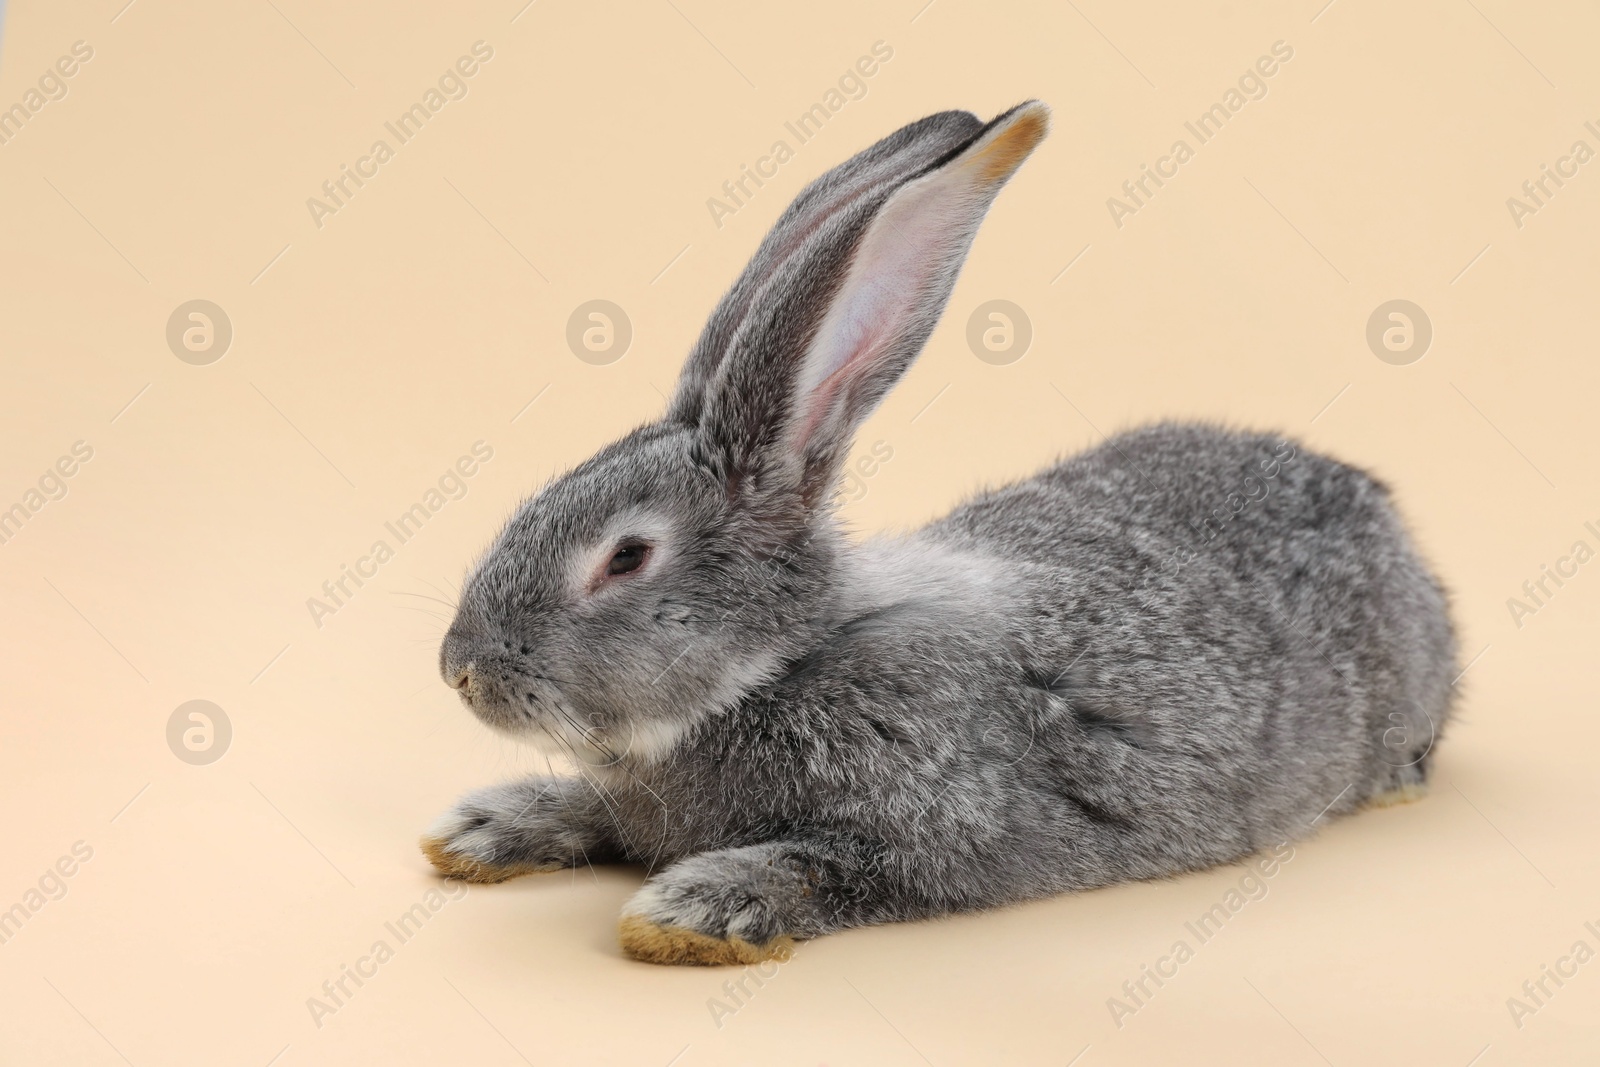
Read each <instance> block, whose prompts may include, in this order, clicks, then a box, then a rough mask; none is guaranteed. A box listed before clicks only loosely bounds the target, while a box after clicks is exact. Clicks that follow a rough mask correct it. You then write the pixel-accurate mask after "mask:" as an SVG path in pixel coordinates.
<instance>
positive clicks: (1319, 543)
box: [423, 102, 1456, 963]
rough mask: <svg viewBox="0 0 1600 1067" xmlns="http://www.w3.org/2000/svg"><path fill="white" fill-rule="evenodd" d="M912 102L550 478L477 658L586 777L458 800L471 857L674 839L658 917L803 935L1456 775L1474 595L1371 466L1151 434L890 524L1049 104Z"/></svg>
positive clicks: (522, 863) (483, 692)
mask: <svg viewBox="0 0 1600 1067" xmlns="http://www.w3.org/2000/svg"><path fill="white" fill-rule="evenodd" d="M1047 126H1048V111H1047V110H1046V109H1045V107H1044V106H1043V105H1041V104H1039V103H1036V102H1029V103H1025V104H1022V105H1020V106H1018V107H1016V108H1013V109H1012V110H1010V111H1008V112H1006V113H1005V114H1003V115H1001V116H1000V117H999V118H997V119H995V120H994V121H992V122H989V123H987V124H985V123H983V122H981V121H979V120H978V119H976V118H975V117H973V116H972V115H970V114H967V113H965V112H945V113H942V114H938V115H933V116H930V117H928V118H925V119H923V120H921V121H920V122H915V123H912V124H911V125H909V126H907V127H905V128H904V129H902V130H900V131H899V132H897V133H895V134H892V135H891V136H889V137H887V138H885V139H884V140H882V141H880V142H879V143H878V144H876V145H874V146H872V147H871V148H869V149H867V150H866V151H864V152H862V153H861V154H859V155H857V156H856V157H854V158H853V159H851V160H849V161H848V162H846V163H844V164H842V165H840V166H838V167H836V168H835V169H834V170H832V171H830V172H829V173H828V174H826V175H824V176H823V177H822V178H820V179H818V180H817V181H815V182H813V183H812V184H811V185H809V186H807V187H806V189H805V190H804V191H803V192H802V193H801V194H800V196H799V198H798V199H796V200H795V202H794V204H793V205H791V206H790V207H789V209H788V210H787V211H786V212H785V213H784V214H783V216H782V217H781V218H780V219H779V220H778V223H777V225H776V227H775V228H774V229H773V231H772V233H771V234H770V235H768V237H767V238H766V240H765V241H763V243H762V244H761V247H760V248H759V249H758V250H757V252H756V254H755V258H754V259H753V260H752V261H751V263H750V265H749V267H748V268H747V269H746V270H745V272H744V274H743V275H742V276H741V277H740V278H739V280H738V281H737V282H736V283H735V284H734V286H733V288H732V289H731V290H730V291H729V292H728V294H727V296H726V298H725V299H724V300H723V301H722V304H721V306H719V307H718V308H717V309H716V311H715V312H714V313H713V314H712V316H711V320H710V322H709V324H708V325H707V326H706V328H705V331H704V333H703V334H702V335H701V337H700V339H699V341H698V342H697V344H696V345H695V347H694V350H693V351H692V353H691V354H690V356H689V360H688V363H687V366H686V367H685V368H684V371H683V376H682V379H681V380H680V382H679V383H678V386H677V391H676V394H675V395H674V396H673V398H672V400H671V401H670V404H669V406H668V409H667V411H666V414H665V415H664V416H663V417H662V418H661V419H660V421H658V422H655V423H652V424H650V425H648V426H644V427H642V428H640V429H637V430H635V431H634V432H632V433H630V434H628V435H627V436H626V437H624V438H622V439H621V440H619V441H617V442H616V443H615V444H612V445H609V446H607V447H606V448H604V449H602V450H601V451H600V452H599V454H597V455H596V456H594V457H593V458H592V459H590V460H588V461H587V462H585V463H583V464H581V465H580V466H578V467H577V468H576V469H575V470H573V471H572V472H571V473H569V474H567V475H565V476H563V477H561V478H558V479H556V480H555V481H554V482H552V483H551V484H549V485H548V486H546V487H545V488H544V489H543V490H542V491H541V492H539V493H538V495H536V496H534V497H533V498H532V499H530V500H528V501H527V502H526V503H524V504H523V505H522V507H521V508H520V510H519V511H518V512H517V513H516V515H515V516H514V517H513V518H512V519H511V520H510V522H509V523H508V524H507V525H506V527H505V529H504V530H503V531H502V532H501V533H500V535H499V537H498V538H497V539H496V540H495V541H494V543H493V545H492V546H491V547H490V549H489V550H488V552H487V554H486V555H485V556H484V558H483V559H482V560H481V561H480V562H479V563H478V564H477V566H476V568H475V569H474V570H473V571H472V573H471V575H470V577H469V578H468V580H467V582H466V584H465V586H464V587H463V590H462V593H461V598H460V604H459V608H458V613H457V615H456V618H455V620H454V622H453V624H452V625H451V626H450V629H449V632H448V634H447V635H446V637H445V639H444V644H443V649H442V651H441V655H440V667H441V671H442V673H443V676H444V679H445V681H446V682H447V683H448V684H450V685H451V686H453V687H454V688H455V689H456V690H458V692H459V693H460V696H461V698H462V700H463V701H464V702H465V703H466V704H467V706H468V707H469V708H470V709H471V710H472V711H473V712H474V713H475V714H476V715H477V716H478V717H479V718H480V719H481V720H483V721H484V722H485V723H487V724H489V725H490V726H492V727H495V728H496V729H499V730H501V731H504V732H506V733H509V734H513V735H516V736H519V737H526V738H529V739H532V740H535V741H542V742H543V743H544V744H546V745H547V746H550V747H551V748H552V750H554V751H558V752H560V753H562V754H564V755H566V756H568V757H571V758H572V760H573V763H574V765H575V767H576V771H577V773H576V774H574V775H571V776H565V777H562V776H552V777H536V778H530V779H528V780H525V781H517V782H511V783H508V784H505V785H500V786H496V787H493V788H490V789H487V790H484V791H481V792H477V793H473V794H470V795H468V796H467V797H465V798H464V799H463V800H461V801H460V802H459V803H458V804H457V806H456V807H455V808H454V809H452V810H451V811H449V812H447V813H446V814H445V815H444V816H443V817H442V818H441V819H440V820H439V821H438V822H437V823H436V824H435V825H434V827H433V828H432V829H431V830H430V831H429V833H428V835H427V837H425V838H424V840H423V848H424V851H425V852H426V854H427V855H428V857H429V858H430V859H431V860H432V861H433V863H434V864H435V865H437V866H438V867H439V868H440V869H441V870H443V871H444V872H445V873H446V874H448V875H450V876H453V877H458V878H466V879H470V880H474V881H485V882H493V881H500V880H502V879H504V878H508V877H511V876H513V875H518V874H524V873H529V872H534V871H550V870H555V869H557V868H564V867H571V866H574V865H576V864H580V863H602V862H637V863H642V864H645V865H647V866H648V869H649V876H648V879H647V881H646V882H645V884H644V886H643V888H642V889H640V890H639V892H638V893H637V894H636V895H635V896H634V897H633V899H632V900H631V901H630V902H629V903H628V904H627V906H626V908H625V909H624V911H623V916H622V922H621V938H622V945H623V947H624V949H625V950H626V951H627V952H629V953H630V954H632V955H634V956H637V957H639V958H641V959H645V960H651V961H655V962H661V963H741V962H742V963H749V962H755V961H759V960H763V959H767V958H772V957H783V956H785V955H787V953H788V952H789V951H790V950H791V948H792V945H793V943H794V940H795V939H800V938H811V937H816V936H817V935H820V934H825V933H828V932H830V931H835V930H840V929H843V928H846V927H852V926H862V925H866V924H871V923H882V922H893V921H897V920H904V919H918V918H926V917H931V916H938V915H944V914H947V913H950V912H956V911H966V910H971V909H977V908H985V907H991V906H995V905H1002V904H1007V903H1011V902H1015V901H1021V900H1026V899H1029V898H1036V897H1042V896H1046V895H1048V894H1053V893H1060V892H1063V891H1067V890H1075V889H1087V888H1090V887H1093V886H1103V885H1107V884H1109V883H1114V882H1125V881H1128V880H1130V879H1140V878H1154V877H1158V876H1163V875H1173V874H1177V873H1179V872H1182V871H1189V870H1194V869H1196V868H1201V867H1207V866H1211V865H1213V864H1220V863H1228V862H1230V861H1235V860H1238V859H1240V858H1241V857H1244V856H1246V855H1248V854H1249V853H1251V852H1252V851H1255V850H1257V849H1260V848H1262V847H1264V846H1269V845H1274V844H1277V843H1280V842H1282V841H1284V840H1286V839H1289V838H1294V837H1297V836H1300V835H1303V834H1305V833H1307V832H1308V831H1309V830H1310V828H1311V827H1312V825H1313V824H1314V823H1316V822H1317V821H1318V820H1319V819H1321V818H1322V817H1324V816H1328V817H1331V816H1334V815H1339V814H1343V813H1345V812H1349V811H1352V810H1354V809H1356V808H1357V807H1359V806H1361V805H1362V804H1364V803H1367V802H1371V801H1378V800H1383V799H1388V798H1394V797H1397V796H1406V795H1410V794H1412V793H1414V792H1416V791H1418V790H1420V788H1421V787H1422V786H1423V785H1424V783H1425V781H1426V779H1427V775H1428V767H1429V759H1430V754H1431V750H1432V746H1433V742H1434V739H1435V736H1436V734H1437V732H1438V730H1439V729H1440V728H1441V727H1442V726H1443V725H1444V721H1445V717H1446V714H1447V712H1448V709H1449V705H1450V696H1451V678H1452V676H1453V675H1454V673H1455V666H1454V664H1455V658H1456V650H1455V641H1454V638H1453V635H1452V631H1451V625H1450V622H1449V619H1448V616H1447V612H1446V604H1445V597H1444V594H1443V593H1442V591H1441V589H1440V587H1439V585H1438V583H1437V582H1436V581H1435V580H1434V578H1433V577H1432V576H1431V575H1430V574H1429V571H1428V569H1427V567H1426V566H1425V565H1424V564H1423V562H1422V561H1421V560H1420V559H1419V558H1418V556H1417V553H1416V551H1415V550H1414V549H1413V547H1412V545H1411V542H1410V540H1409V538H1408V537H1407V535H1406V532H1405V530H1404V529H1403V528H1402V526H1401V523H1400V521H1399V519H1398V518H1397V517H1396V515H1395V512H1394V510H1393V508H1392V506H1391V504H1390V502H1389V496H1388V493H1387V491H1386V490H1385V489H1384V487H1383V486H1382V485H1380V484H1379V483H1377V482H1376V481H1374V480H1373V479H1372V478H1371V477H1370V476H1368V475H1366V474H1364V473H1362V472H1361V471H1359V470H1355V469H1353V468H1351V467H1348V466H1345V465H1344V464H1342V463H1339V462H1337V461H1335V460H1332V459H1328V458H1325V457H1322V456H1319V455H1315V454H1313V453H1311V452H1309V451H1306V450H1305V449H1303V448H1302V447H1301V446H1299V445H1297V444H1295V443H1294V442H1292V441H1288V440H1284V439H1281V438H1278V437H1274V436H1271V435H1259V434H1250V433H1236V432H1231V431H1228V430H1224V429H1219V428H1216V427H1210V426H1199V425H1177V424H1162V425H1157V426H1152V427H1149V428H1146V429H1141V430H1135V431H1133V432H1130V433H1125V434H1122V435H1120V436H1118V437H1115V438H1113V439H1110V440H1108V441H1106V442H1105V443H1104V444H1102V445H1101V446H1099V447H1097V448H1093V449H1091V450H1090V451H1088V452H1086V453H1083V454H1082V455H1078V456H1075V457H1073V458H1070V459H1067V460H1065V461H1063V462H1061V463H1059V464H1057V465H1055V466H1053V467H1050V468H1049V469H1047V470H1045V471H1043V472H1042V473H1040V474H1038V475H1037V476H1035V477H1033V478H1031V479H1029V480H1027V481H1024V482H1019V483H1017V484H1014V485H1010V486H1007V487H1005V488H1002V489H998V490H995V491H992V492H987V493H984V494H982V495H980V496H978V497H977V498H976V499H973V500H971V501H970V502H968V503H966V504H964V505H962V506H961V507H959V508H957V509H956V510H955V511H953V512H952V513H950V514H949V515H947V516H946V517H944V518H942V519H940V520H938V521H936V522H933V523H931V524H930V525H928V526H926V527H924V528H922V529H920V530H917V531H915V532H914V533H911V534H910V535H908V536H905V537H901V538H895V539H881V540H871V541H867V542H865V543H858V542H856V541H855V540H852V539H851V538H849V537H847V536H846V535H845V534H844V532H843V531H842V530H841V529H840V527H839V524H838V522H837V521H836V519H835V516H834V511H833V507H832V504H833V495H834V489H835V485H836V482H837V481H838V479H839V476H840V473H841V467H842V464H843V463H844V461H845V459H846V457H847V455H848V453H849V450H850V447H851V442H852V439H853V436H854V433H855V431H856V429H857V427H858V426H859V425H860V424H861V422H862V421H863V420H864V419H865V418H866V417H867V415H868V414H869V413H871V411H872V410H873V408H874V407H875V406H876V405H877V403H878V402H879V400H881V399H882V398H883V396H884V394H885V393H886V392H887V391H888V390H889V389H890V387H892V386H893V385H894V383H895V382H896V380H898V379H899V378H900V377H901V375H902V374H904V373H905V371H906V368H907V367H908V366H910V364H911V362H912V360H913V359H915V358H916V356H917V353H918V352H919V350H920V349H921V348H922V346H923V344H924V342H925V341H926V340H927V338H928V335H929V333H930V332H931V331H932V330H933V327H934V324H935V322H936V321H937V320H938V318H939V316H940V314H941V312H942V311H943V309H944V306H945V303H946V301H947V300H948V299H949V296H950V291H951V288H952V286H953V285H954V283H955V279H956V275H957V273H958V272H959V270H960V267H961V264H962V261H963V260H964V258H965V256H966V253H967V250H968V248H969V247H970V245H971V243H972V239H973V235H974V233H975V231H976V230H977V227H978V224H979V222H980V221H981V220H982V218H983V216H984V214H985V213H986V212H987V210H988V207H989V204H990V203H991V202H992V201H993V199H994V197H995V195H996V194H997V193H998V192H999V190H1000V187H1001V186H1002V185H1004V184H1005V182H1006V180H1007V179H1008V178H1009V177H1010V176H1011V174H1012V173H1013V172H1014V171H1015V170H1016V168H1017V167H1018V166H1019V165H1020V164H1021V162H1022V161H1023V159H1024V158H1025V157H1026V156H1027V155H1028V153H1029V152H1031V151H1032V149H1033V148H1034V146H1035V145H1037V144H1038V142H1039V141H1040V140H1041V139H1042V138H1043V137H1044V135H1045V132H1046V130H1047Z"/></svg>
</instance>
